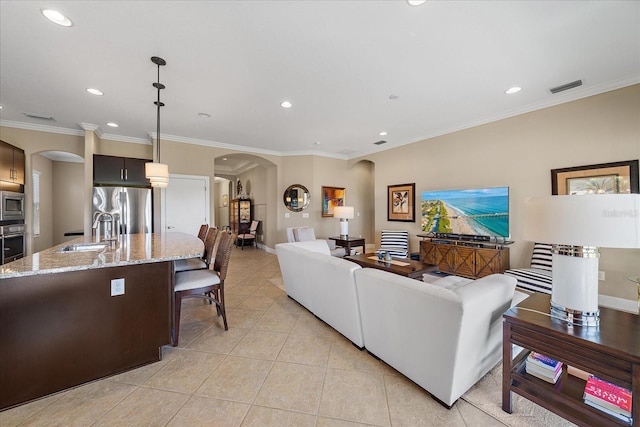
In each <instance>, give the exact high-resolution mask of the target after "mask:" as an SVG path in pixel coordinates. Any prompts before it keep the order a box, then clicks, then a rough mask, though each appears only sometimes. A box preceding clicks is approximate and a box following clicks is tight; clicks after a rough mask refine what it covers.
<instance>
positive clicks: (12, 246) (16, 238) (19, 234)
mask: <svg viewBox="0 0 640 427" xmlns="http://www.w3.org/2000/svg"><path fill="white" fill-rule="evenodd" d="M24 243H25V242H24V224H11V225H0V249H2V253H0V265H2V264H6V263H8V262H11V261H15V260H17V259H19V258H22V257H23V256H24Z"/></svg>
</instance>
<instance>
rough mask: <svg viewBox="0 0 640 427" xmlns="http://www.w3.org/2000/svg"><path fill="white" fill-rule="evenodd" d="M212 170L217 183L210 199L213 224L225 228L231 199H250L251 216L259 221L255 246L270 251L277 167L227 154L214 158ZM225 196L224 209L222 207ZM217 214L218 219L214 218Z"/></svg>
mask: <svg viewBox="0 0 640 427" xmlns="http://www.w3.org/2000/svg"><path fill="white" fill-rule="evenodd" d="M214 169H215V170H214V175H215V178H216V179H221V181H219V185H214V190H213V196H212V197H213V198H214V203H213V205H214V211H215V212H216V218H215V224H216V225H218V226H225V225H229V214H228V209H229V206H231V203H230V201H231V200H232V199H234V198H238V197H242V198H248V199H251V204H252V214H251V216H252V218H253V219H257V220H259V221H260V227H259V228H258V236H257V242H258V244H259V245H263V246H267V247H273V245H274V244H275V234H276V217H277V214H276V211H277V207H276V202H277V200H278V199H277V198H276V197H275V194H276V188H277V183H276V175H277V173H276V171H277V165H276V164H275V163H274V162H272V161H270V160H268V159H266V158H264V157H260V156H257V155H254V154H247V153H229V154H225V155H221V156H218V157H216V158H215V160H214ZM215 182H216V181H215V180H214V183H215ZM225 196H226V199H227V206H226V207H225V206H224V202H225V200H224V199H225ZM221 212H225V213H226V215H225V213H222V214H220V213H221ZM219 214H220V217H218V215H219ZM225 220H226V221H227V222H225Z"/></svg>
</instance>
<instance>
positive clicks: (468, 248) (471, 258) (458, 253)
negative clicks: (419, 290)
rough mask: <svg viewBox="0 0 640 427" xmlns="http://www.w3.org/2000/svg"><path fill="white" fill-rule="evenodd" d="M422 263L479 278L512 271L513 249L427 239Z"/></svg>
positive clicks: (422, 251) (421, 245)
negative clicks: (509, 269) (511, 254)
mask: <svg viewBox="0 0 640 427" xmlns="http://www.w3.org/2000/svg"><path fill="white" fill-rule="evenodd" d="M420 260H421V261H422V262H424V263H427V264H433V265H437V266H438V270H439V271H442V272H445V273H451V274H455V275H456V276H463V277H470V278H473V279H478V278H480V277H484V276H488V275H490V274H494V273H503V272H504V271H505V270H507V269H508V268H509V248H505V247H504V246H502V245H498V244H492V243H484V242H483V243H478V242H468V241H460V240H444V239H443V240H440V239H439V240H437V241H435V240H423V241H422V242H420Z"/></svg>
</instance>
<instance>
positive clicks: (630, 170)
mask: <svg viewBox="0 0 640 427" xmlns="http://www.w3.org/2000/svg"><path fill="white" fill-rule="evenodd" d="M639 186H640V184H639V183H638V160H628V161H624V162H613V163H600V164H596V165H587V166H576V167H571V168H563V169H552V170H551V194H554V195H580V194H594V193H595V194H619V193H622V194H628V193H640V189H639Z"/></svg>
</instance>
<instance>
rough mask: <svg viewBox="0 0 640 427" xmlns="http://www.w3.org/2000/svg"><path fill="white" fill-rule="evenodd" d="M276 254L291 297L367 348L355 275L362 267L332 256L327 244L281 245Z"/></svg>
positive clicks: (319, 242)
mask: <svg viewBox="0 0 640 427" xmlns="http://www.w3.org/2000/svg"><path fill="white" fill-rule="evenodd" d="M276 254H277V256H278V262H279V263H280V270H281V272H282V280H283V281H284V287H285V291H286V292H287V295H289V296H290V297H291V298H293V299H294V300H296V301H297V302H299V303H300V304H301V305H303V306H304V307H305V308H306V309H307V310H309V311H310V312H312V313H313V314H314V315H315V316H317V317H318V318H319V319H321V320H323V321H324V322H326V323H327V324H328V325H329V326H331V327H332V328H333V329H335V330H336V331H338V332H340V333H341V334H342V335H344V336H345V337H346V338H348V339H349V340H350V341H351V342H352V343H353V344H354V345H356V346H357V347H358V348H363V347H364V339H363V336H362V324H361V320H360V307H359V305H358V296H357V291H356V283H355V275H354V273H355V271H356V270H360V269H362V267H360V266H359V265H358V264H356V263H354V262H351V261H347V260H346V259H343V258H340V257H333V256H330V251H329V246H328V245H327V242H326V241H325V240H309V241H303V242H293V243H279V244H277V245H276Z"/></svg>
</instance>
